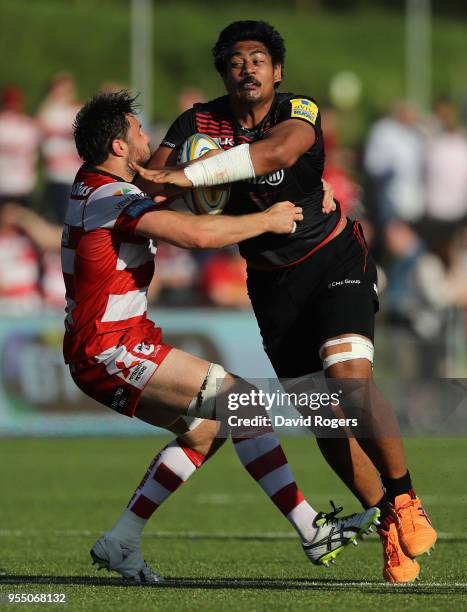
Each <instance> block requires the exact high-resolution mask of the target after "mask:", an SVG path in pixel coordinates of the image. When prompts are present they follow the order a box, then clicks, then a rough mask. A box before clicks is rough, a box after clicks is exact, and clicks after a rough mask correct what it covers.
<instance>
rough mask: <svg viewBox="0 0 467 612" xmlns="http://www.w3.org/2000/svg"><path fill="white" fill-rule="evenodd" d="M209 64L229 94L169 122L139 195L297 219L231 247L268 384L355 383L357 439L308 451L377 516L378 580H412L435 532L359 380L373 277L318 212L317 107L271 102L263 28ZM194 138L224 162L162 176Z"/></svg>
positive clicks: (374, 300) (367, 364) (349, 231)
mask: <svg viewBox="0 0 467 612" xmlns="http://www.w3.org/2000/svg"><path fill="white" fill-rule="evenodd" d="M213 55H214V63H215V67H216V69H217V71H218V72H219V73H220V75H221V77H222V79H223V81H224V85H225V88H226V90H227V95H226V96H223V97H221V98H217V99H215V100H212V101H210V102H207V103H204V104H195V105H194V107H193V108H192V109H190V110H188V111H186V112H185V113H183V114H182V115H181V116H180V117H179V118H178V119H176V121H175V122H174V123H173V124H172V126H171V128H170V129H169V131H168V133H167V135H166V137H165V139H164V140H163V141H162V144H161V146H160V147H159V149H158V150H157V151H156V152H155V153H154V155H153V157H152V159H151V161H150V163H149V166H148V168H150V169H144V168H139V167H138V168H137V169H138V170H139V171H140V174H141V177H142V178H143V179H145V181H146V182H144V181H143V182H142V183H141V184H142V185H144V186H145V188H146V189H148V190H150V187H149V186H148V185H149V183H148V182H149V181H152V182H153V183H156V184H157V185H159V186H160V185H162V184H171V185H176V186H178V187H186V188H189V187H202V186H210V185H216V184H219V185H221V184H227V183H232V185H231V195H230V200H229V203H228V205H227V206H226V208H225V211H226V212H227V214H230V215H236V214H245V213H248V212H254V211H265V210H268V209H269V207H270V206H272V205H274V203H275V202H277V201H280V200H284V199H287V200H290V201H292V202H294V203H296V204H299V205H300V206H301V207H302V208H303V215H304V220H303V221H302V222H300V223H299V224H298V227H297V231H296V232H294V233H293V234H292V235H275V236H273V235H271V234H266V235H262V236H257V237H255V238H252V239H249V240H246V241H245V242H243V243H242V244H240V252H241V253H242V255H243V256H244V257H245V259H246V260H247V267H248V290H249V295H250V299H251V302H252V306H253V309H254V311H255V315H256V318H257V320H258V325H259V327H260V330H261V334H262V336H263V341H264V346H265V350H266V352H267V354H268V356H269V358H270V360H271V363H272V365H273V367H274V369H275V371H276V373H277V375H278V376H279V377H280V378H297V377H303V376H307V375H310V374H312V373H313V372H315V371H317V370H324V372H325V375H326V377H327V378H328V379H329V378H332V379H337V380H339V381H340V382H339V385H341V386H342V384H343V383H342V381H344V380H348V379H352V380H355V379H357V380H359V381H360V383H359V387H360V392H359V393H357V392H355V391H354V389H355V385H353V386H352V383H346V384H347V387H352V393H350V392H349V393H348V394H346V398H345V399H346V402H347V406H348V405H349V404H350V406H351V407H352V408H354V409H355V408H356V409H357V410H359V411H361V410H363V411H364V412H362V414H365V415H366V419H365V423H361V425H363V427H362V429H361V430H360V435H359V433H358V432H355V438H353V437H347V436H346V432H345V431H341V432H340V435H341V437H339V438H337V437H336V438H329V437H321V438H318V444H319V446H320V449H321V451H322V453H323V454H324V456H325V458H326V460H327V461H328V463H329V464H330V465H331V466H332V468H333V469H334V470H335V471H336V473H337V474H338V475H339V476H340V477H341V478H342V479H343V480H344V482H345V483H346V484H347V485H348V486H349V488H350V489H351V490H352V491H353V492H354V493H355V494H356V496H357V497H358V499H359V500H360V501H361V502H362V504H363V505H364V507H368V506H373V505H377V506H378V507H379V508H380V510H381V512H382V517H383V519H384V523H383V527H382V528H381V529H380V535H381V539H382V543H383V546H384V568H383V576H384V578H385V579H386V580H388V581H390V582H410V581H412V580H415V578H416V577H417V576H418V573H419V565H418V563H417V562H416V561H415V560H413V559H412V558H413V557H415V556H418V555H420V554H422V553H423V552H427V551H429V549H430V548H431V546H433V545H434V542H435V541H436V532H435V530H434V529H433V528H432V526H431V523H430V521H429V519H428V517H427V515H426V513H425V511H424V509H423V507H422V506H421V503H420V500H419V499H418V498H417V496H416V495H415V493H414V490H413V487H412V483H411V478H410V474H409V472H408V470H407V466H406V462H405V458H404V451H403V446H402V442H401V439H400V435H399V432H398V428H397V422H396V419H395V417H394V415H393V413H392V410H391V409H390V407H389V406H388V405H387V402H385V400H384V398H382V396H381V395H380V394H379V393H378V391H377V389H376V387H375V386H374V385H372V383H371V382H370V381H371V377H372V364H373V336H374V314H375V311H376V310H377V308H378V296H377V292H376V282H377V279H376V268H375V264H374V262H373V260H372V258H371V256H370V255H369V253H368V249H367V246H366V243H365V239H364V237H363V231H362V228H361V226H360V224H359V223H358V222H352V221H350V219H346V217H345V215H344V214H343V213H342V211H341V209H340V206H339V205H337V206H335V208H334V211H331V212H330V213H329V214H325V213H326V212H327V211H326V210H324V208H323V190H322V185H321V178H322V173H323V168H324V144H323V134H322V130H321V119H320V112H319V107H318V105H317V102H316V100H314V99H313V98H312V97H310V96H308V95H298V94H293V93H281V92H279V91H278V86H279V84H280V82H281V80H282V72H283V66H284V59H285V45H284V41H283V39H282V37H281V36H280V34H279V33H278V32H277V31H276V30H275V29H274V28H273V27H272V26H270V25H269V24H267V23H265V22H258V21H238V22H234V23H232V24H230V25H229V26H228V27H226V28H225V29H224V30H223V31H222V32H221V34H220V36H219V39H218V41H217V43H216V45H215V47H214V49H213ZM195 132H204V133H207V134H209V135H210V136H211V137H213V138H217V139H218V142H219V143H220V144H221V146H222V148H223V149H224V152H221V153H217V152H216V153H215V154H211V156H210V157H209V158H207V159H203V160H200V161H197V162H196V163H194V164H191V165H189V166H188V167H186V168H183V167H182V168H179V169H173V168H169V169H166V170H161V169H160V167H161V166H170V165H171V164H173V163H174V160H176V153H177V149H178V148H179V147H180V146H181V145H182V143H183V142H184V141H185V140H186V138H188V137H189V136H191V135H192V134H193V133H195ZM152 168H154V169H152ZM362 390H364V392H362ZM367 398H370V400H371V401H370V403H369V406H368V405H367V406H365V405H364V402H367V401H368V400H367ZM368 408H370V409H369V410H368ZM381 420H383V422H384V424H383V426H382V429H381V422H380V421H381ZM364 430H366V432H375V431H383V432H384V435H382V436H381V435H380V436H378V435H367V434H366V433H365V431H364ZM362 433H363V435H362ZM380 476H381V478H382V481H383V485H384V489H385V490H383V488H382V487H381V480H380Z"/></svg>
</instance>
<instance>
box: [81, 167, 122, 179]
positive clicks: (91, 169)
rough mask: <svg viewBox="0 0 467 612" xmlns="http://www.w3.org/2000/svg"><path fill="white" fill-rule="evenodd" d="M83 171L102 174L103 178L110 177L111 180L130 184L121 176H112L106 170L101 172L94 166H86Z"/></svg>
mask: <svg viewBox="0 0 467 612" xmlns="http://www.w3.org/2000/svg"><path fill="white" fill-rule="evenodd" d="M83 170H85V172H93V173H96V174H102V175H103V176H110V178H113V179H115V180H116V181H118V182H119V183H128V181H126V180H125V179H124V178H122V177H121V176H117V175H116V174H111V173H110V172H106V171H105V170H100V169H99V168H95V167H94V166H88V165H86V164H85V165H84V167H83Z"/></svg>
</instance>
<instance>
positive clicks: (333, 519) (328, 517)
mask: <svg viewBox="0 0 467 612" xmlns="http://www.w3.org/2000/svg"><path fill="white" fill-rule="evenodd" d="M329 503H330V504H331V507H332V512H323V515H322V517H323V519H324V522H325V523H337V521H342V520H347V519H350V518H352V517H354V516H355V514H349V515H348V516H341V517H339V518H337V515H338V514H339V512H342V510H343V509H344V508H343V507H342V506H339V507H338V508H336V505H335V503H334V502H333V501H332V500H330V501H329Z"/></svg>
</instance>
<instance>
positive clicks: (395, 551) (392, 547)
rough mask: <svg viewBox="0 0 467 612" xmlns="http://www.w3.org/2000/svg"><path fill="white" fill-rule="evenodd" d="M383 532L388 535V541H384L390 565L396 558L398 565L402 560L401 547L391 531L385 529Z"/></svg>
mask: <svg viewBox="0 0 467 612" xmlns="http://www.w3.org/2000/svg"><path fill="white" fill-rule="evenodd" d="M383 533H384V534H385V535H386V538H385V540H386V541H385V543H384V552H385V553H386V556H387V558H388V560H389V565H391V564H392V561H393V560H395V561H396V565H398V564H399V560H400V557H399V547H398V545H397V544H396V541H395V538H394V536H393V535H392V534H391V532H390V531H383Z"/></svg>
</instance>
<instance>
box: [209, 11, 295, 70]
mask: <svg viewBox="0 0 467 612" xmlns="http://www.w3.org/2000/svg"><path fill="white" fill-rule="evenodd" d="M242 40H257V41H259V42H261V43H263V45H265V46H266V47H267V49H268V51H269V53H270V55H271V58H272V63H273V64H274V65H277V64H281V65H282V66H284V62H285V44H284V39H283V38H282V36H281V35H280V34H279V32H278V31H277V30H276V29H275V28H273V26H272V25H270V24H269V23H267V22H266V21H234V22H233V23H231V24H230V25H228V26H227V27H226V28H224V29H223V30H222V32H221V33H220V35H219V39H218V41H217V42H216V44H215V45H214V48H213V50H212V54H213V56H214V65H215V67H216V70H217V71H218V72H219V73H220V74H221V75H222V74H224V73H225V70H226V67H227V61H228V59H229V57H230V54H231V49H232V47H233V45H235V44H236V43H238V42H240V41H242Z"/></svg>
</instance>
